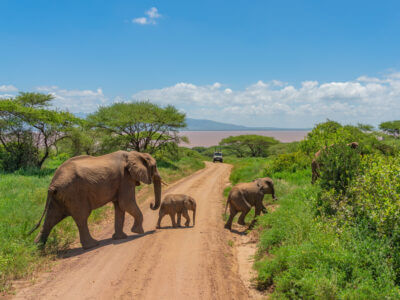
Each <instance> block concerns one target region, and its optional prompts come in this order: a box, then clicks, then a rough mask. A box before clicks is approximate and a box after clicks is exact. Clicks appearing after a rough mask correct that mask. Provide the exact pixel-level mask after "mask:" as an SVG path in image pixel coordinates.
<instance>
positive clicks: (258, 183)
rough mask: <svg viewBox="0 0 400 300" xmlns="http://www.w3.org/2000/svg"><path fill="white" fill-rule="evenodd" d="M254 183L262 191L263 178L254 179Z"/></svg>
mask: <svg viewBox="0 0 400 300" xmlns="http://www.w3.org/2000/svg"><path fill="white" fill-rule="evenodd" d="M253 182H255V183H256V184H257V186H258V187H259V188H260V190H261V189H262V187H263V182H262V180H261V178H257V179H254V180H253Z"/></svg>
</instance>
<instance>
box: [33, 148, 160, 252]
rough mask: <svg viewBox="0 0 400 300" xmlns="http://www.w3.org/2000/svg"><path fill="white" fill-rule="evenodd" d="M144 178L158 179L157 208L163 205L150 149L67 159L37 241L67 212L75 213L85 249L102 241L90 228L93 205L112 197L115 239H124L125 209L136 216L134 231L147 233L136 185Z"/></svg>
mask: <svg viewBox="0 0 400 300" xmlns="http://www.w3.org/2000/svg"><path fill="white" fill-rule="evenodd" d="M140 182H143V183H146V184H151V183H152V182H153V183H154V195H155V204H154V205H153V204H150V207H151V209H153V210H156V209H158V208H159V206H160V199H161V177H160V175H159V173H158V170H157V166H156V160H155V159H154V158H153V157H152V156H151V155H149V154H147V153H139V152H136V151H131V152H126V151H117V152H114V153H110V154H107V155H103V156H99V157H93V156H87V155H85V156H78V157H74V158H71V159H69V160H67V161H66V162H64V163H63V164H62V165H61V166H60V167H59V168H58V169H57V171H56V173H55V174H54V177H53V179H52V181H51V184H50V186H49V189H48V194H47V201H46V206H45V209H44V211H43V214H42V216H41V218H40V220H39V222H38V224H36V226H35V227H34V228H33V229H32V230H31V232H30V233H32V232H33V231H34V230H36V229H37V228H38V227H39V226H40V223H41V221H42V219H43V217H44V215H46V217H45V219H44V223H43V227H42V229H41V231H40V233H39V234H38V236H37V237H36V239H35V242H36V243H38V242H41V243H43V244H45V243H46V241H47V237H48V236H49V234H50V231H51V230H52V228H53V227H54V226H55V225H56V224H57V223H59V222H60V221H61V220H63V219H64V218H65V217H67V216H71V217H72V218H73V219H74V221H75V223H76V225H77V226H78V229H79V237H80V241H81V244H82V247H83V248H84V249H88V248H91V247H94V246H96V245H98V242H97V241H96V240H94V239H93V238H92V236H91V235H90V232H89V228H88V223H87V220H88V217H89V215H90V213H91V212H92V210H93V209H96V208H98V207H101V206H103V205H104V204H106V203H108V202H110V201H112V202H113V204H114V209H115V233H114V234H113V239H124V238H126V237H127V235H126V234H125V233H124V232H123V225H124V219H125V212H128V213H129V214H130V215H132V216H133V217H134V219H135V222H134V224H133V227H132V229H131V230H132V232H136V233H143V232H144V231H143V227H142V223H143V215H142V212H141V211H140V209H139V207H138V205H137V204H136V199H135V186H137V185H140Z"/></svg>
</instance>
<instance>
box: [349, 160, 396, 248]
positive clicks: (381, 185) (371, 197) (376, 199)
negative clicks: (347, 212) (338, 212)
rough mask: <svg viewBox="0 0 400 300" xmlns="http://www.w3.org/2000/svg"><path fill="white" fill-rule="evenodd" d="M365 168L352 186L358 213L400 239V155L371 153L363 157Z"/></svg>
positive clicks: (386, 234) (355, 215)
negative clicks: (386, 155) (369, 155)
mask: <svg viewBox="0 0 400 300" xmlns="http://www.w3.org/2000/svg"><path fill="white" fill-rule="evenodd" d="M363 166H364V169H365V172H364V174H363V175H361V176H359V177H358V178H357V180H355V182H354V184H353V185H352V186H351V188H350V189H349V197H350V198H351V199H352V200H351V202H350V203H349V205H351V206H352V210H353V213H354V217H355V218H357V219H358V222H361V220H362V219H366V220H367V222H368V224H370V225H369V226H370V227H371V228H375V229H376V231H377V232H378V233H379V234H380V235H382V236H386V237H395V238H396V239H397V240H400V203H399V200H400V158H399V157H382V156H371V157H366V158H365V159H364V160H363Z"/></svg>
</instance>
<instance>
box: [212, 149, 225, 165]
mask: <svg viewBox="0 0 400 300" xmlns="http://www.w3.org/2000/svg"><path fill="white" fill-rule="evenodd" d="M216 161H219V162H223V159H222V152H214V156H213V162H214V163H215V162H216Z"/></svg>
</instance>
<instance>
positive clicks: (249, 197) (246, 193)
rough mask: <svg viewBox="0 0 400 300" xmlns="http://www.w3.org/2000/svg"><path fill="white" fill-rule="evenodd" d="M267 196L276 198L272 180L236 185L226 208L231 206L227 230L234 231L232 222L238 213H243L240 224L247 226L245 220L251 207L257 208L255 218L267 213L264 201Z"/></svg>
mask: <svg viewBox="0 0 400 300" xmlns="http://www.w3.org/2000/svg"><path fill="white" fill-rule="evenodd" d="M265 194H271V195H272V198H273V199H274V200H277V199H276V197H275V189H274V183H273V181H272V179H271V178H269V177H265V178H258V179H255V180H253V181H252V182H246V183H239V184H237V185H235V186H234V187H233V188H232V190H231V191H230V192H229V195H228V200H227V202H226V207H225V213H226V208H227V207H228V204H229V210H230V215H229V219H228V221H227V222H226V224H225V228H227V229H229V230H231V229H232V221H233V218H234V217H235V216H236V214H237V213H239V212H241V213H242V214H241V215H240V216H239V220H238V223H239V224H240V225H245V222H244V218H245V217H246V215H247V214H248V212H249V211H250V209H251V207H252V206H254V207H255V210H256V211H255V216H258V215H260V213H261V212H263V213H266V212H267V209H266V208H265V206H264V205H263V203H262V201H263V199H264V195H265Z"/></svg>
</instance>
